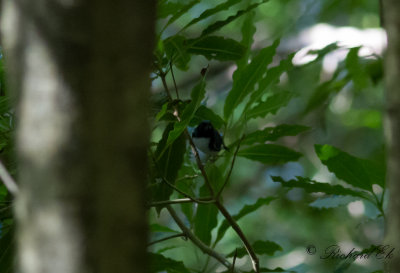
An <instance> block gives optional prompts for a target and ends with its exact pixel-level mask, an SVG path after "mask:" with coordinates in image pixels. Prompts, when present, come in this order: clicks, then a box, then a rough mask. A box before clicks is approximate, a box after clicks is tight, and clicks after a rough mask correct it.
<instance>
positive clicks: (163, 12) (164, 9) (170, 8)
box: [157, 0, 185, 18]
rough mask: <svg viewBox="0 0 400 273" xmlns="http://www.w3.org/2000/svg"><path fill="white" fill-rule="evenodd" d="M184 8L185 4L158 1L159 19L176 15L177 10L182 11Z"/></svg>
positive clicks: (165, 0)
mask: <svg viewBox="0 0 400 273" xmlns="http://www.w3.org/2000/svg"><path fill="white" fill-rule="evenodd" d="M184 6H185V5H184V4H182V3H179V2H171V1H167V0H164V1H158V8H157V17H158V18H165V17H167V16H169V15H172V14H174V13H176V11H177V10H180V9H182V8H183V7H184Z"/></svg>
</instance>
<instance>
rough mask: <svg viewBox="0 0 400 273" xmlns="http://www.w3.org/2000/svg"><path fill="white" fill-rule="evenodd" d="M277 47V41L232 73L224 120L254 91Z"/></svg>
mask: <svg viewBox="0 0 400 273" xmlns="http://www.w3.org/2000/svg"><path fill="white" fill-rule="evenodd" d="M278 45H279V40H277V41H275V42H274V43H273V44H272V45H271V46H269V47H266V48H264V49H262V50H261V51H260V52H259V54H258V55H257V56H256V57H254V59H253V60H252V61H251V63H250V64H249V65H247V66H245V67H243V68H242V69H241V70H237V71H236V72H235V73H234V75H233V86H232V90H231V91H230V92H229V94H228V96H227V98H226V101H225V106H224V117H225V119H226V120H227V119H228V117H229V116H230V115H231V114H232V112H233V110H234V109H235V108H236V106H238V105H239V103H241V102H242V101H243V100H244V98H245V97H246V96H247V95H248V94H250V93H251V92H253V91H254V87H255V85H256V83H257V82H258V81H259V80H260V79H261V78H262V76H263V75H264V74H265V73H266V71H267V66H268V64H270V63H271V62H272V58H273V56H274V55H275V50H276V48H277V47H278Z"/></svg>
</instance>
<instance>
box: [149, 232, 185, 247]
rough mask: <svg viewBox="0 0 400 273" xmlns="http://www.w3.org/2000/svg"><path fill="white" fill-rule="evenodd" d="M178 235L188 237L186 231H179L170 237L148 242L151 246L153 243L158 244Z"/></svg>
mask: <svg viewBox="0 0 400 273" xmlns="http://www.w3.org/2000/svg"><path fill="white" fill-rule="evenodd" d="M177 237H184V238H186V235H185V233H183V232H182V233H178V234H175V235H171V236H168V237H165V238H162V239H159V240H155V241H153V242H150V243H148V244H147V246H151V245H154V244H157V243H160V242H164V241H167V240H169V239H173V238H177Z"/></svg>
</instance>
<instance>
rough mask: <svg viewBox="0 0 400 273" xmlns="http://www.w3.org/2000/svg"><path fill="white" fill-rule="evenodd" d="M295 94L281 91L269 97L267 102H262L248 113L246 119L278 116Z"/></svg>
mask: <svg viewBox="0 0 400 273" xmlns="http://www.w3.org/2000/svg"><path fill="white" fill-rule="evenodd" d="M293 96H294V93H292V92H289V91H280V92H279V93H277V94H274V95H272V96H271V97H268V98H267V100H266V101H264V102H260V103H259V104H257V105H256V106H254V107H253V108H251V109H249V110H248V111H246V112H245V113H246V118H248V119H251V118H257V117H265V116H266V115H268V114H276V112H277V111H278V110H279V109H280V108H282V107H284V106H286V105H287V104H288V103H289V101H290V100H291V99H292V98H293Z"/></svg>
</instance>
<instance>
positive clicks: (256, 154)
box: [238, 144, 302, 164]
mask: <svg viewBox="0 0 400 273" xmlns="http://www.w3.org/2000/svg"><path fill="white" fill-rule="evenodd" d="M238 156H241V157H245V158H248V159H250V160H254V161H259V162H261V163H264V164H281V163H285V162H289V161H296V160H297V159H299V158H300V157H301V156H302V155H301V153H298V152H296V151H294V150H291V149H289V148H287V147H285V146H280V145H276V144H260V145H254V146H251V147H249V148H245V149H241V150H240V151H239V152H238Z"/></svg>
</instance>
